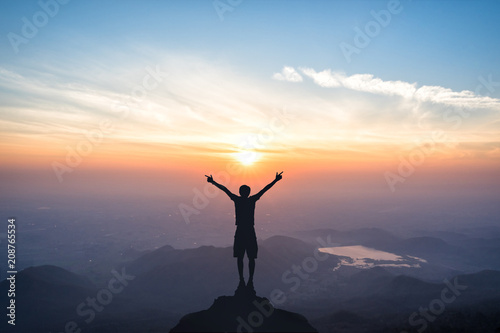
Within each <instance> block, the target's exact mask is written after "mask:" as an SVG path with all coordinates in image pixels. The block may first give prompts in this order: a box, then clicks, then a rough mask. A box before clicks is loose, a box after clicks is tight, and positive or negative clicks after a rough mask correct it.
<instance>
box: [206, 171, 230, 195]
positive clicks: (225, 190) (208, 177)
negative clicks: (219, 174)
mask: <svg viewBox="0 0 500 333" xmlns="http://www.w3.org/2000/svg"><path fill="white" fill-rule="evenodd" d="M205 177H207V182H209V183H212V184H214V185H215V187H217V188H219V189H221V190H222V191H224V193H226V194H227V196H228V197H229V198H231V199H232V198H233V197H235V195H234V194H233V193H231V191H229V190H228V189H227V187H225V186H224V185H221V184H219V183H217V182H216V181H215V180H214V177H212V175H210V176H207V175H205Z"/></svg>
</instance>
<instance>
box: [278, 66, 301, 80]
mask: <svg viewBox="0 0 500 333" xmlns="http://www.w3.org/2000/svg"><path fill="white" fill-rule="evenodd" d="M273 79H275V80H279V81H288V82H302V76H301V75H300V74H299V73H297V71H296V70H295V68H293V67H288V66H285V67H283V69H282V70H281V73H274V74H273Z"/></svg>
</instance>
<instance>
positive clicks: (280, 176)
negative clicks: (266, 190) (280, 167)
mask: <svg viewBox="0 0 500 333" xmlns="http://www.w3.org/2000/svg"><path fill="white" fill-rule="evenodd" d="M281 174H283V171H281V172H280V173H277V172H276V181H278V180H281V178H283V176H282V175H281Z"/></svg>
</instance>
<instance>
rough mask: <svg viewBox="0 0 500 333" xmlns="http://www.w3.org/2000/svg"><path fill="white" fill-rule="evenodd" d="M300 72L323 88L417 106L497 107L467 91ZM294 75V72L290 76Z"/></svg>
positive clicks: (492, 100)
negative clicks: (399, 99) (392, 98)
mask: <svg viewBox="0 0 500 333" xmlns="http://www.w3.org/2000/svg"><path fill="white" fill-rule="evenodd" d="M300 70H301V72H302V73H303V74H304V75H306V76H307V77H309V78H311V79H312V80H313V81H314V83H316V84H317V85H319V86H321V87H325V88H339V87H343V88H347V89H351V90H356V91H362V92H369V93H373V94H381V95H389V96H401V97H403V98H406V99H413V100H415V101H419V102H432V103H441V104H447V105H454V106H461V107H471V108H489V107H499V106H500V100H498V99H496V98H491V97H488V96H479V95H476V94H475V93H474V92H472V91H469V90H463V91H460V92H456V91H453V90H451V89H449V88H445V87H440V86H421V87H420V88H418V87H417V84H416V83H409V82H404V81H384V80H382V79H380V78H376V77H374V76H373V75H372V74H354V75H350V76H347V75H345V74H344V73H340V72H332V71H331V70H330V69H327V70H323V71H321V72H317V71H315V70H314V69H312V68H301V69H300ZM292 71H295V70H294V69H293V68H291V69H289V72H292Z"/></svg>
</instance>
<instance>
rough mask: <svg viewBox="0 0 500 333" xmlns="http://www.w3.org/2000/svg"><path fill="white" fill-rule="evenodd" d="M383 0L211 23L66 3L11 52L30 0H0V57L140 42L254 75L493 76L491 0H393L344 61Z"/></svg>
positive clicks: (254, 10)
mask: <svg viewBox="0 0 500 333" xmlns="http://www.w3.org/2000/svg"><path fill="white" fill-rule="evenodd" d="M387 4H388V1H347V0H339V1H248V0H247V1H242V2H241V3H240V4H239V5H237V6H235V7H234V9H233V11H227V12H225V13H224V15H223V17H224V20H223V21H221V20H220V18H219V16H218V15H217V12H216V10H215V8H214V6H213V3H212V2H211V1H141V2H139V1H105V2H97V1H78V0H72V1H70V2H69V3H68V4H66V5H61V8H60V10H59V13H58V14H57V15H56V16H55V17H53V18H50V21H49V23H48V24H47V25H46V26H44V27H42V28H41V29H40V31H39V33H38V35H37V36H36V37H35V38H33V39H32V40H30V42H29V43H28V44H26V45H21V46H20V52H19V54H17V55H16V54H15V53H14V52H13V50H12V47H10V43H9V41H8V39H7V38H6V34H7V33H8V32H15V33H19V32H20V30H21V26H22V21H21V18H22V17H23V16H26V17H28V18H30V17H31V16H32V15H33V14H34V13H36V12H37V11H38V10H40V8H39V6H38V4H37V1H10V2H3V4H2V11H1V14H0V15H1V22H0V31H1V35H2V39H1V44H0V46H1V50H2V51H1V55H0V61H1V63H2V64H3V66H21V67H22V66H23V65H24V64H25V62H31V61H33V59H36V58H35V57H33V56H34V55H35V54H36V55H37V56H40V57H44V56H47V57H50V58H52V59H54V62H56V63H57V61H59V59H64V58H76V60H78V58H79V57H90V58H92V57H97V58H98V57H99V56H101V55H102V53H101V52H105V51H106V50H122V51H123V52H125V53H127V52H128V51H129V48H130V47H135V46H140V45H147V46H151V47H153V48H156V49H162V50H166V51H169V50H170V51H173V52H188V53H194V54H198V55H200V56H202V57H207V58H209V59H211V60H214V61H223V62H226V63H229V64H231V65H233V66H237V67H238V68H241V69H242V70H243V71H245V72H246V73H248V74H252V75H259V76H262V77H265V76H269V75H271V74H272V72H273V71H276V70H278V69H279V68H280V67H282V66H283V65H288V66H306V67H313V68H315V69H317V70H321V69H327V68H330V69H333V70H340V71H344V72H346V73H347V74H355V73H371V74H374V75H375V76H377V77H380V78H382V79H384V80H403V81H407V82H418V83H420V84H427V85H441V86H445V87H449V88H452V89H454V90H465V89H468V90H474V88H475V87H476V85H477V78H478V76H481V75H482V76H487V75H489V74H493V75H494V76H497V77H498V75H500V73H498V70H499V68H500V43H498V40H497V39H498V37H497V34H498V31H500V21H499V20H498V16H497V15H498V12H500V3H498V1H417V0H415V1H404V0H402V1H401V7H402V8H403V9H402V11H401V12H400V13H399V14H396V15H392V18H391V22H390V24H389V25H388V26H387V27H383V28H382V29H381V32H380V33H379V34H378V35H377V36H376V37H375V38H373V40H372V41H371V42H370V45H368V46H367V47H366V48H364V49H362V50H361V53H360V54H359V55H356V54H355V55H353V57H352V61H351V63H347V61H346V60H345V58H344V57H343V55H342V53H341V51H340V48H339V44H340V43H341V42H347V43H351V44H353V38H354V35H355V32H354V30H353V29H354V28H355V27H360V28H364V27H365V25H366V24H367V23H368V22H369V21H371V20H373V17H372V16H371V14H370V11H371V10H374V11H375V12H378V11H380V10H383V9H386V8H387ZM82 61H85V58H83V59H82ZM497 94H498V93H497ZM497 96H498V95H497Z"/></svg>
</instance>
